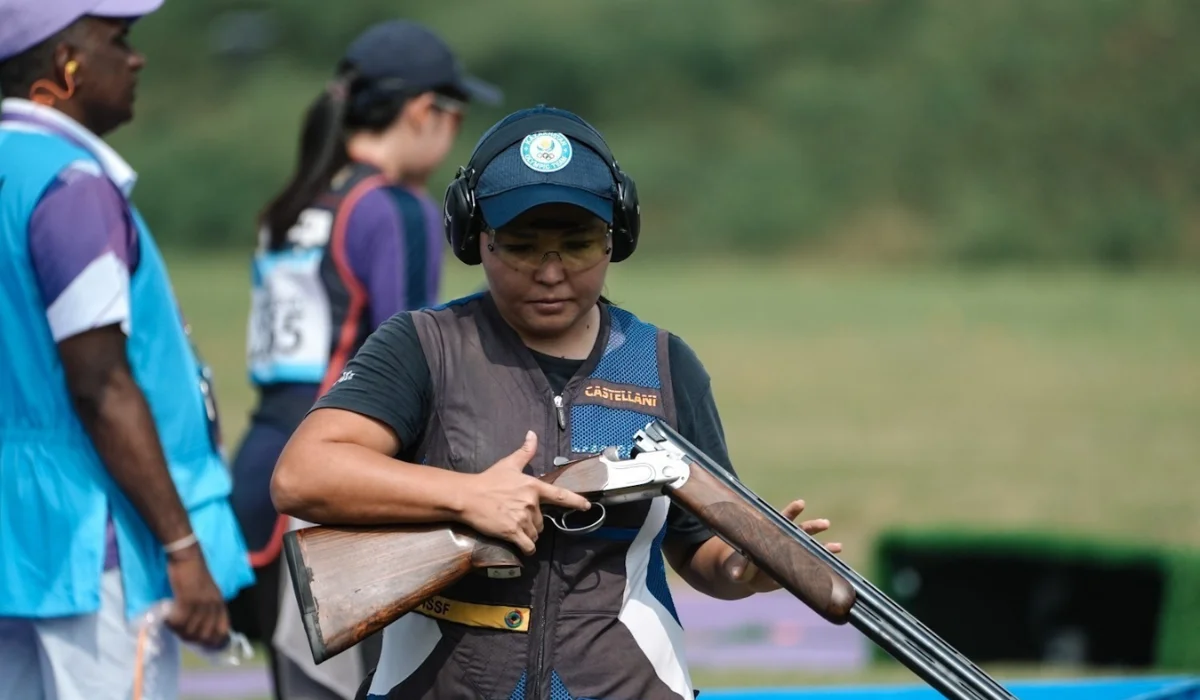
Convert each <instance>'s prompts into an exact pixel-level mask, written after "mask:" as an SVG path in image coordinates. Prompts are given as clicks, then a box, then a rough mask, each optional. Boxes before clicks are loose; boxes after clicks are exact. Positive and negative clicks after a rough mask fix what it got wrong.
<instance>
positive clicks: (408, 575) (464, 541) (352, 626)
mask: <svg viewBox="0 0 1200 700" xmlns="http://www.w3.org/2000/svg"><path fill="white" fill-rule="evenodd" d="M283 544H284V555H285V556H286V557H287V564H288V568H289V570H290V572H291V574H292V585H293V588H294V589H295V591H296V599H297V600H298V601H299V603H300V615H301V619H302V620H303V622H304V629H305V630H307V632H308V645H309V648H310V649H311V651H312V655H313V661H314V662H315V663H318V664H319V663H321V662H322V661H325V660H326V659H329V658H332V657H334V656H336V655H338V654H340V653H341V652H343V651H345V650H346V649H349V648H350V647H352V646H354V645H355V644H357V643H358V642H360V641H362V640H363V639H365V638H366V637H368V636H369V635H371V634H372V633H373V632H375V631H377V630H379V629H382V628H383V627H385V626H386V625H388V624H389V623H391V622H393V621H394V620H396V619H397V618H399V617H400V616H401V615H404V614H405V613H407V612H409V611H410V610H412V609H413V608H415V607H416V606H417V605H419V604H420V603H421V601H423V600H425V599H426V598H428V597H429V596H431V595H434V594H436V593H437V592H438V591H440V590H442V589H444V588H445V587H446V586H449V585H450V584H452V583H454V582H455V581H458V580H459V579H460V578H462V577H463V576H465V575H467V573H469V572H470V571H471V570H472V569H475V568H484V567H520V566H521V560H520V557H519V556H518V554H517V551H516V549H515V548H514V547H512V546H510V545H509V544H508V543H506V542H501V541H498V540H493V539H490V538H485V537H483V536H481V535H479V534H478V533H476V532H474V531H473V530H471V529H469V528H466V527H461V526H458V525H446V524H435V525H406V526H386V527H332V526H322V527H310V528H304V529H301V530H294V531H292V532H289V533H287V534H285V535H284V539H283Z"/></svg>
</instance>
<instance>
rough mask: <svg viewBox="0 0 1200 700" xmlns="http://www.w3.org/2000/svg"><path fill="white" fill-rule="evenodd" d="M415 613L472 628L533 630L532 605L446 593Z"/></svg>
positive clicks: (420, 607) (422, 606)
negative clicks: (495, 602)
mask: <svg viewBox="0 0 1200 700" xmlns="http://www.w3.org/2000/svg"><path fill="white" fill-rule="evenodd" d="M413 612H415V613H420V614H421V615H424V616H425V617H433V618H437V619H439V620H446V621H447V622H457V623H458V624H460V625H468V626H470V627H487V628H489V629H496V630H505V631H508V632H528V631H529V608H522V607H516V606H512V605H484V604H482V603H464V602H463V601H461V600H451V599H449V598H443V597H442V596H437V595H435V596H433V597H431V598H427V599H425V601H424V602H422V603H421V604H420V605H418V606H417V607H416V608H415V609H414V610H413Z"/></svg>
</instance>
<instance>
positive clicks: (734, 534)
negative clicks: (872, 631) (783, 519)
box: [670, 465, 857, 625]
mask: <svg viewBox="0 0 1200 700" xmlns="http://www.w3.org/2000/svg"><path fill="white" fill-rule="evenodd" d="M670 496H671V498H672V500H674V501H675V502H677V503H678V504H679V505H680V506H682V507H683V508H684V509H685V510H687V511H689V512H691V513H692V514H693V515H695V516H696V517H697V518H699V519H700V520H701V521H703V522H704V524H706V525H708V527H709V528H711V529H712V531H713V532H715V533H717V534H718V536H719V537H721V539H723V540H725V541H726V542H728V543H729V544H730V545H731V546H732V547H733V548H734V549H736V550H737V551H738V552H740V553H742V555H743V556H745V557H746V558H747V559H748V560H750V561H752V562H754V563H755V564H756V565H757V566H758V568H760V569H762V570H763V572H764V573H766V574H767V575H768V576H770V577H771V578H772V579H774V580H775V581H776V582H778V583H779V585H780V586H782V587H783V588H784V589H786V590H787V591H788V592H790V593H791V594H792V595H794V596H796V597H797V598H799V599H800V600H802V601H804V603H805V604H806V605H808V607H810V608H812V609H813V610H814V611H815V612H816V613H817V614H818V615H820V616H821V617H823V618H825V619H826V620H828V621H829V622H832V623H834V624H836V625H842V624H845V623H846V622H847V621H849V619H850V610H851V608H853V607H854V602H855V600H856V597H857V596H856V594H855V592H854V586H852V585H850V582H849V581H847V580H846V579H844V578H842V577H841V576H839V575H838V574H837V573H835V572H834V571H833V570H831V569H830V568H829V566H827V565H826V564H825V563H824V562H822V561H820V560H818V559H817V558H816V557H814V556H813V555H812V554H810V553H809V552H807V551H805V550H804V549H801V548H799V547H797V546H796V543H795V541H794V540H793V539H792V538H791V537H789V536H788V535H787V534H786V533H785V532H784V531H783V530H781V529H780V528H779V527H778V526H777V525H775V524H774V523H772V522H771V521H769V520H767V518H766V517H765V516H764V515H763V513H762V512H760V511H759V510H758V509H756V508H754V507H753V506H751V505H749V504H748V503H747V502H746V499H745V497H743V496H741V495H739V494H738V493H736V492H735V491H733V490H732V489H731V488H730V487H729V486H727V485H726V484H723V483H721V481H720V480H718V479H717V478H715V477H714V476H713V475H712V474H710V473H709V472H707V471H705V470H704V469H703V468H701V467H700V466H699V465H694V466H693V467H692V469H691V473H690V474H689V475H688V479H687V481H686V482H685V483H684V484H683V485H682V486H680V487H678V488H676V489H674V490H672V491H671V492H670Z"/></svg>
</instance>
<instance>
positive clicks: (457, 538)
mask: <svg viewBox="0 0 1200 700" xmlns="http://www.w3.org/2000/svg"><path fill="white" fill-rule="evenodd" d="M607 474H608V469H607V467H606V466H605V465H604V464H603V463H602V462H601V460H600V458H599V457H584V458H581V459H577V460H575V461H573V462H568V463H567V464H565V465H563V466H561V467H559V468H558V469H556V470H554V471H552V472H550V473H549V474H546V475H545V476H542V477H540V478H541V480H542V481H546V482H548V483H551V484H556V485H558V486H561V487H563V488H565V489H568V490H570V491H574V492H576V493H579V494H581V495H583V496H585V497H586V496H589V495H595V494H599V493H601V492H602V491H603V489H604V486H605V481H606V479H607ZM550 510H553V509H552V508H550V507H549V506H546V505H543V511H550ZM283 545H284V547H283V551H284V556H285V557H286V561H287V565H288V571H289V572H290V573H291V575H292V587H293V589H294V590H295V592H296V600H297V601H298V602H299V604H300V618H301V621H302V622H303V623H304V629H305V631H306V632H307V634H308V646H309V649H310V650H311V651H312V655H313V661H314V662H316V663H318V664H319V663H321V662H322V661H325V660H326V659H329V658H332V657H334V656H336V655H338V654H340V653H342V652H343V651H345V650H346V649H349V648H350V647H352V646H354V645H355V644H357V643H359V642H361V641H362V640H363V639H366V638H367V637H368V636H370V635H371V634H372V633H374V632H375V631H377V630H379V629H382V628H383V627H386V626H387V625H389V624H391V623H392V622H394V621H396V620H397V619H399V618H400V617H401V616H402V615H404V614H405V613H408V612H409V611H411V610H412V609H413V608H415V607H417V606H418V605H419V604H420V603H421V602H422V601H423V600H425V599H426V598H428V597H429V596H432V595H435V594H437V593H438V592H439V591H441V590H443V589H445V588H446V587H447V586H449V585H451V584H452V583H454V582H456V581H458V580H459V579H461V578H462V577H463V576H466V575H467V574H468V573H469V572H470V571H471V570H472V569H483V568H492V567H496V568H516V567H520V566H521V559H520V554H519V552H518V551H517V549H516V547H514V546H512V545H510V544H508V543H507V542H503V541H501V540H495V539H491V538H487V537H483V536H482V535H480V534H479V533H477V532H475V531H474V530H471V529H470V528H467V527H465V526H461V525H458V524H450V523H432V524H427V525H378V526H325V525H319V526H314V527H308V528H304V529H301V530H294V531H292V532H288V533H287V534H285V535H284V538H283Z"/></svg>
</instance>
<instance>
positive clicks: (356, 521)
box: [271, 440, 470, 525]
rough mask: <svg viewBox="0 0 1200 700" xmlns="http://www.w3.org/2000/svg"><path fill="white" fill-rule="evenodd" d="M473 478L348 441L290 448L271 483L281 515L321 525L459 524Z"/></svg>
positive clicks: (295, 445) (278, 465)
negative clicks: (448, 522)
mask: <svg viewBox="0 0 1200 700" xmlns="http://www.w3.org/2000/svg"><path fill="white" fill-rule="evenodd" d="M469 479H470V476H469V475H466V474H460V473H458V472H453V471H450V470H448V469H441V468H438V467H428V466H422V465H418V464H410V463H408V462H402V461H400V460H397V459H392V458H390V457H387V456H385V455H382V454H380V453H379V452H377V451H375V450H372V449H370V448H367V447H363V446H361V445H357V444H354V443H349V442H334V441H312V440H309V441H302V442H299V443H289V444H288V447H287V448H285V449H284V451H283V454H281V455H280V457H279V461H278V463H277V464H276V466H275V473H274V476H273V477H272V480H271V498H272V500H273V501H274V503H275V507H276V508H277V509H278V510H279V512H281V513H285V514H287V515H291V516H294V517H297V518H300V519H302V520H307V521H308V522H312V523H318V524H322V525H372V524H383V523H402V522H410V523H415V522H439V521H447V520H458V519H459V517H460V515H461V514H462V511H463V502H464V499H465V495H464V494H465V492H466V490H467V484H466V483H465V482H466V480H469Z"/></svg>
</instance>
